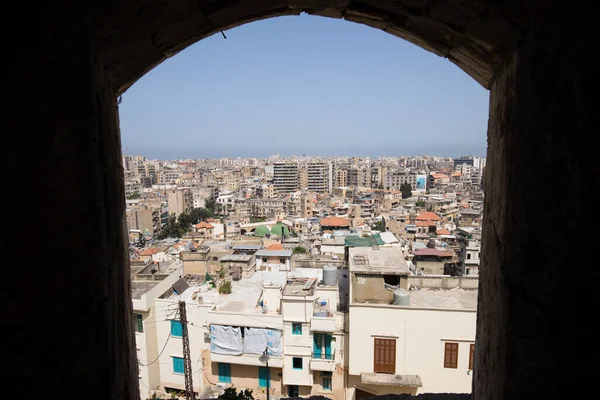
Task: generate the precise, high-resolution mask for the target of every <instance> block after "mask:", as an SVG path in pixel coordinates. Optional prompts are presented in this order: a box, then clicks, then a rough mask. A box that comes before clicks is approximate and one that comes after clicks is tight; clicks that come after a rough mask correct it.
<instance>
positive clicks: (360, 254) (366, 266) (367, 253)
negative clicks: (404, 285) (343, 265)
mask: <svg viewBox="0 0 600 400" xmlns="http://www.w3.org/2000/svg"><path fill="white" fill-rule="evenodd" d="M348 261H349V267H348V268H349V270H350V273H361V274H376V275H377V274H386V275H408V273H409V269H408V264H407V263H406V260H405V259H404V254H403V253H402V250H401V249H400V248H399V247H377V246H374V247H352V248H350V249H349V250H348Z"/></svg>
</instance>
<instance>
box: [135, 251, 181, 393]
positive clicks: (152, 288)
mask: <svg viewBox="0 0 600 400" xmlns="http://www.w3.org/2000/svg"><path fill="white" fill-rule="evenodd" d="M181 273H182V266H181V263H180V262H172V263H164V262H163V263H160V264H154V263H144V262H134V261H132V263H131V297H132V303H133V324H134V332H135V344H136V350H137V352H136V355H137V362H138V367H139V373H138V380H139V387H140V395H141V400H145V399H148V398H152V395H153V394H154V393H155V391H156V390H160V388H161V380H160V370H159V368H160V364H159V363H158V361H157V359H158V353H159V351H160V348H159V342H158V334H157V308H156V305H155V300H156V299H157V298H158V297H159V296H160V295H161V294H163V293H164V292H165V291H166V290H168V289H169V288H170V287H171V286H172V285H173V284H174V283H175V282H176V281H177V280H178V279H179V276H180V275H181ZM160 311H164V310H163V309H160ZM161 344H162V343H161Z"/></svg>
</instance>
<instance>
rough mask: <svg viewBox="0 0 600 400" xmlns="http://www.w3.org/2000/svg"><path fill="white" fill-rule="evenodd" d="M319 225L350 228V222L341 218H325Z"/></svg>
mask: <svg viewBox="0 0 600 400" xmlns="http://www.w3.org/2000/svg"><path fill="white" fill-rule="evenodd" d="M319 223H320V224H321V226H350V220H349V219H348V218H342V217H325V218H323V219H322V220H321V221H320V222H319Z"/></svg>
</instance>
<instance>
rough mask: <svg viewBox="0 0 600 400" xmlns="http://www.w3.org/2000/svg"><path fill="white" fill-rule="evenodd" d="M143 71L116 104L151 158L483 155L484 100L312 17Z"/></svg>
mask: <svg viewBox="0 0 600 400" xmlns="http://www.w3.org/2000/svg"><path fill="white" fill-rule="evenodd" d="M226 34H227V39H224V38H223V37H222V36H221V35H214V36H212V37H209V38H207V39H204V40H202V41H200V42H198V43H196V44H195V45H193V46H190V47H189V48H188V49H186V50H184V51H183V52H181V53H179V54H177V56H175V57H172V58H170V59H168V60H166V61H165V62H163V63H162V64H161V65H159V66H157V67H155V68H154V69H152V70H151V71H149V72H148V73H147V74H146V75H145V76H144V77H142V78H141V79H140V80H139V81H138V82H137V83H135V84H134V85H133V86H132V87H131V88H130V89H128V90H127V92H125V93H124V94H123V96H122V101H121V103H120V104H119V113H120V122H121V136H122V143H123V147H125V148H127V149H128V152H129V153H134V152H136V153H144V154H147V155H148V156H149V157H152V158H191V157H224V156H233V157H237V156H240V157H250V156H253V157H261V156H265V157H266V156H268V155H269V154H274V153H279V154H281V155H291V154H293V153H296V154H302V153H307V154H308V153H311V154H315V155H317V156H319V155H321V156H338V155H344V154H357V155H362V156H372V157H373V156H380V155H381V156H393V155H396V154H398V153H403V154H408V155H420V154H423V153H430V154H434V155H445V154H448V155H449V156H459V155H461V154H462V153H466V152H468V151H469V150H470V151H471V153H472V154H474V155H479V156H485V152H486V147H487V144H486V131H487V119H488V106H489V92H488V91H487V90H486V89H485V88H483V87H482V86H481V85H479V84H478V83H476V82H475V81H474V80H473V79H472V78H471V77H469V76H468V75H466V74H465V73H464V72H463V71H461V70H460V69H459V68H457V67H456V66H455V65H454V64H452V63H451V62H450V61H448V60H447V59H444V58H440V57H438V56H436V55H434V54H432V53H428V52H426V51H424V50H422V49H420V48H418V47H416V46H414V45H412V44H410V43H408V42H406V41H404V40H402V39H399V38H397V37H394V36H392V35H389V34H387V33H385V32H382V31H380V30H376V29H372V28H370V27H366V26H363V25H360V24H353V23H350V22H347V21H338V20H331V19H324V18H319V17H314V16H306V15H302V16H296V17H282V18H275V19H270V20H266V21H258V22H254V23H251V24H246V25H243V26H240V27H237V28H234V29H232V30H229V31H227V32H226Z"/></svg>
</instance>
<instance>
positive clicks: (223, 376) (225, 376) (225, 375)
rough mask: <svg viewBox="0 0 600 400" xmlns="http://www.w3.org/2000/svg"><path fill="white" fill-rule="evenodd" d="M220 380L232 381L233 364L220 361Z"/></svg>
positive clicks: (224, 381)
mask: <svg viewBox="0 0 600 400" xmlns="http://www.w3.org/2000/svg"><path fill="white" fill-rule="evenodd" d="M218 368H219V382H223V383H231V364H226V363H219V366H218Z"/></svg>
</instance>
